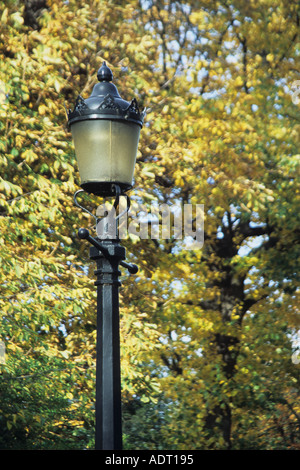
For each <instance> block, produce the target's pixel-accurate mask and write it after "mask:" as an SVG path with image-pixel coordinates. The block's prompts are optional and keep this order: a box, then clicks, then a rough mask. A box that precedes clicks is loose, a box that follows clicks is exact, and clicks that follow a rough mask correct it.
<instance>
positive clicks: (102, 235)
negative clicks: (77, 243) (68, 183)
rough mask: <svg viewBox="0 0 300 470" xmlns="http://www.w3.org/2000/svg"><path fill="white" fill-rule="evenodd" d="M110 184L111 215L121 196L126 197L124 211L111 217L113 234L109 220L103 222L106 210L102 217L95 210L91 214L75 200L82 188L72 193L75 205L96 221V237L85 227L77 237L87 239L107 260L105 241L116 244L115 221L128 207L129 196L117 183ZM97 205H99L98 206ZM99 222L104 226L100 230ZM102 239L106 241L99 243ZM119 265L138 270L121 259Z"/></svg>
mask: <svg viewBox="0 0 300 470" xmlns="http://www.w3.org/2000/svg"><path fill="white" fill-rule="evenodd" d="M112 186H113V189H114V192H115V201H114V203H113V208H112V210H111V211H113V212H112V214H113V216H114V215H115V214H116V210H117V207H118V206H119V203H120V197H121V196H124V197H125V198H126V203H127V204H126V208H125V209H124V211H123V212H121V213H120V214H119V215H118V216H117V217H114V218H113V221H114V233H113V234H112V232H111V231H109V229H110V228H111V227H109V222H107V223H105V219H106V218H107V220H109V213H108V211H106V212H107V213H106V214H105V215H104V216H103V217H98V216H97V212H96V215H94V214H92V213H91V212H90V211H89V210H88V209H87V208H86V207H83V206H82V205H81V204H79V202H78V201H77V196H78V194H79V193H82V192H85V191H84V189H79V190H78V191H76V192H75V194H74V202H75V205H76V206H77V207H79V208H80V209H82V210H83V211H85V212H87V213H88V214H89V215H91V216H92V217H93V218H94V219H95V221H96V231H97V235H98V237H97V238H93V237H91V236H90V233H89V231H88V230H87V229H85V228H80V229H79V231H78V236H79V238H81V239H86V240H88V241H89V242H90V243H91V244H92V245H93V246H95V247H96V248H97V249H98V250H99V251H100V252H101V253H102V255H103V256H104V257H105V258H106V259H108V260H109V259H111V256H112V255H111V253H110V250H109V246H110V245H109V244H107V242H111V243H112V244H115V243H117V244H118V242H119V240H118V237H117V232H118V230H117V222H118V220H119V219H120V218H121V217H122V216H123V215H124V214H126V213H127V212H128V211H129V209H130V198H129V196H128V195H127V194H124V193H122V191H121V188H120V186H119V185H117V184H113V185H112ZM99 207H101V206H99ZM99 207H98V209H99ZM111 220H112V218H111ZM101 222H103V224H102V228H104V230H102V231H101V230H100V225H101ZM110 235H114V236H113V237H110ZM104 240H105V241H106V243H105V245H104V244H102V243H101V242H103V241H104ZM120 265H121V266H123V267H125V268H127V269H128V271H129V272H130V273H131V274H136V273H137V272H138V267H137V266H136V265H135V264H129V263H126V262H125V261H123V260H120Z"/></svg>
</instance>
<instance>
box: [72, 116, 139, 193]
mask: <svg viewBox="0 0 300 470" xmlns="http://www.w3.org/2000/svg"><path fill="white" fill-rule="evenodd" d="M71 131H72V136H73V140H74V146H75V153H76V159H77V163H78V169H79V174H80V179H81V184H84V183H107V182H110V183H121V184H123V185H124V186H128V187H130V186H132V180H133V173H134V166H135V161H136V154H137V148H138V143H139V136H140V126H139V125H138V124H135V123H132V122H124V121H118V120H108V119H89V120H85V121H78V122H75V123H74V124H72V126H71Z"/></svg>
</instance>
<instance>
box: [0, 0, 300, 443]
mask: <svg viewBox="0 0 300 470" xmlns="http://www.w3.org/2000/svg"><path fill="white" fill-rule="evenodd" d="M0 19H1V21H0V61H1V67H0V167H1V172H0V243H1V252H0V257H1V272H0V286H1V291H0V305H1V323H0V325H1V326H0V339H1V341H2V343H1V344H2V345H4V346H5V358H3V354H2V356H1V357H2V359H1V364H0V394H1V395H0V396H1V400H0V447H1V448H2V449H89V448H93V446H94V400H95V338H96V333H95V331H96V330H95V329H96V315H95V311H96V308H95V304H96V293H95V288H94V284H93V283H94V274H93V270H94V266H93V264H92V263H91V262H90V261H89V259H88V248H87V246H86V244H85V243H83V242H81V241H80V240H78V238H77V235H76V234H77V230H78V228H79V227H91V226H92V220H91V219H90V218H89V216H88V215H87V214H86V213H81V212H80V211H79V210H78V209H77V208H76V207H75V206H74V204H73V194H74V192H75V191H76V190H77V189H78V188H79V184H80V181H79V174H78V170H77V164H76V159H75V154H74V148H73V144H72V139H71V135H70V132H69V130H68V128H67V125H66V121H67V119H66V111H65V107H66V108H67V109H68V108H72V107H73V105H74V102H75V99H76V97H77V96H78V94H79V93H80V94H81V95H82V96H83V97H87V96H89V94H90V92H91V90H92V87H93V85H94V84H95V83H96V72H97V70H98V68H99V66H100V65H101V64H102V61H103V60H106V61H107V63H108V65H109V66H110V67H111V69H112V70H113V73H114V77H115V79H114V82H115V84H116V85H117V87H118V90H119V92H120V94H121V96H122V97H123V98H124V99H128V100H129V99H131V98H132V97H133V96H135V97H136V98H137V99H138V102H139V104H140V106H141V107H142V108H143V107H146V108H147V118H146V122H145V126H144V128H143V129H142V133H141V139H140V146H139V152H138V158H137V164H136V171H135V187H134V189H133V191H132V192H131V198H132V201H133V203H134V202H139V201H142V203H143V204H144V205H145V207H149V208H150V206H151V202H152V201H159V202H160V203H166V204H169V205H170V206H171V205H172V204H184V203H190V204H204V212H205V242H204V245H203V248H202V249H197V250H187V249H185V246H184V243H183V241H181V240H177V239H175V237H172V238H170V239H167V240H164V239H160V240H151V239H150V237H149V238H148V239H147V240H139V239H138V238H137V237H131V238H130V237H129V238H128V239H127V240H125V241H124V245H125V246H126V248H127V256H128V257H129V258H131V259H132V260H133V261H134V262H135V263H137V264H138V265H139V267H140V271H139V274H138V275H137V276H131V277H128V276H127V274H126V273H125V272H124V273H123V275H122V289H121V292H120V302H121V340H122V344H121V354H122V405H123V440H124V448H126V449H214V450H216V449H268V450H274V449H294V450H297V449H299V445H300V436H299V425H300V408H299V359H298V358H299V356H298V352H297V351H298V349H297V334H298V347H299V310H298V301H299V274H298V272H299V269H298V268H299V262H298V260H299V213H300V204H299V153H298V152H299V130H300V125H299V104H297V100H295V99H293V96H294V97H295V95H293V93H295V89H293V86H294V84H295V81H296V80H297V79H299V52H300V51H299V26H300V11H299V5H298V2H297V1H294V0H292V1H289V2H286V1H284V0H272V1H271V0H251V1H249V2H243V1H241V0H230V1H229V0H228V1H227V0H218V1H212V0H201V1H199V0H197V1H194V0H191V1H185V2H177V1H176V2H172V1H169V0H143V1H137V0H131V1H129V2H124V1H122V0H120V1H117V2H111V1H108V0H86V1H85V2H81V1H75V0H68V1H62V0H55V1H54V0H26V1H24V2H21V1H17V0H6V1H5V2H0ZM88 203H89V204H90V205H91V208H93V207H96V205H97V204H98V203H99V201H96V200H95V201H90V202H88Z"/></svg>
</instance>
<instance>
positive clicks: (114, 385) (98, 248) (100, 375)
mask: <svg viewBox="0 0 300 470" xmlns="http://www.w3.org/2000/svg"><path fill="white" fill-rule="evenodd" d="M97 77H98V80H99V83H97V84H96V85H95V86H94V89H93V92H92V94H91V96H90V97H89V98H87V99H86V100H84V99H83V98H82V97H81V96H78V98H77V100H76V103H75V108H74V110H73V111H71V110H70V111H69V113H68V124H69V126H70V128H71V131H72V135H73V140H74V146H75V153H76V158H77V162H78V168H79V173H80V179H81V188H82V189H81V190H79V191H77V192H76V193H75V196H74V199H75V202H76V204H77V205H78V206H79V207H81V206H80V205H79V204H78V202H77V200H76V196H77V194H78V193H79V192H80V191H86V192H87V193H91V194H95V195H99V196H102V197H110V196H115V198H116V200H115V204H114V207H116V206H117V205H118V202H119V198H120V196H121V195H124V194H125V192H126V191H127V190H128V189H130V188H131V187H132V180H133V173H134V166H135V160H136V153H137V147H138V142H139V135H140V129H141V127H142V125H143V120H144V115H145V112H143V113H140V111H139V108H138V105H137V102H136V100H135V99H133V100H132V101H131V102H127V101H125V100H123V99H122V98H121V97H120V95H119V93H118V90H117V88H116V86H115V85H114V84H113V83H111V81H112V79H113V75H112V72H111V70H110V69H109V68H108V67H107V66H106V63H105V62H104V63H103V65H102V67H101V68H100V69H99V71H98V75H97ZM126 197H127V209H128V207H129V198H128V196H127V195H126ZM96 220H97V219H96ZM110 235H111V234H110V233H109V232H108V231H106V232H105V229H104V232H103V233H98V236H96V237H95V238H94V237H91V236H90V234H89V231H88V230H87V229H84V228H81V229H79V231H78V236H79V238H81V239H86V240H88V241H89V242H90V243H91V244H92V246H91V248H90V258H91V259H92V260H94V261H96V264H97V269H96V271H95V274H96V275H97V280H96V282H95V285H96V286H97V353H96V355H97V358H96V437H95V448H96V449H106V450H107V449H110V450H114V449H121V448H122V426H121V378H120V375H121V374H120V337H119V286H120V281H119V275H120V271H119V266H120V265H121V266H124V267H125V268H127V269H128V270H129V272H130V273H132V274H134V273H136V272H137V271H138V268H137V266H135V265H132V264H129V263H126V262H125V261H124V260H125V248H124V247H123V246H121V245H120V242H119V239H118V237H117V236H115V237H112V236H110ZM116 235H117V234H116Z"/></svg>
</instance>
